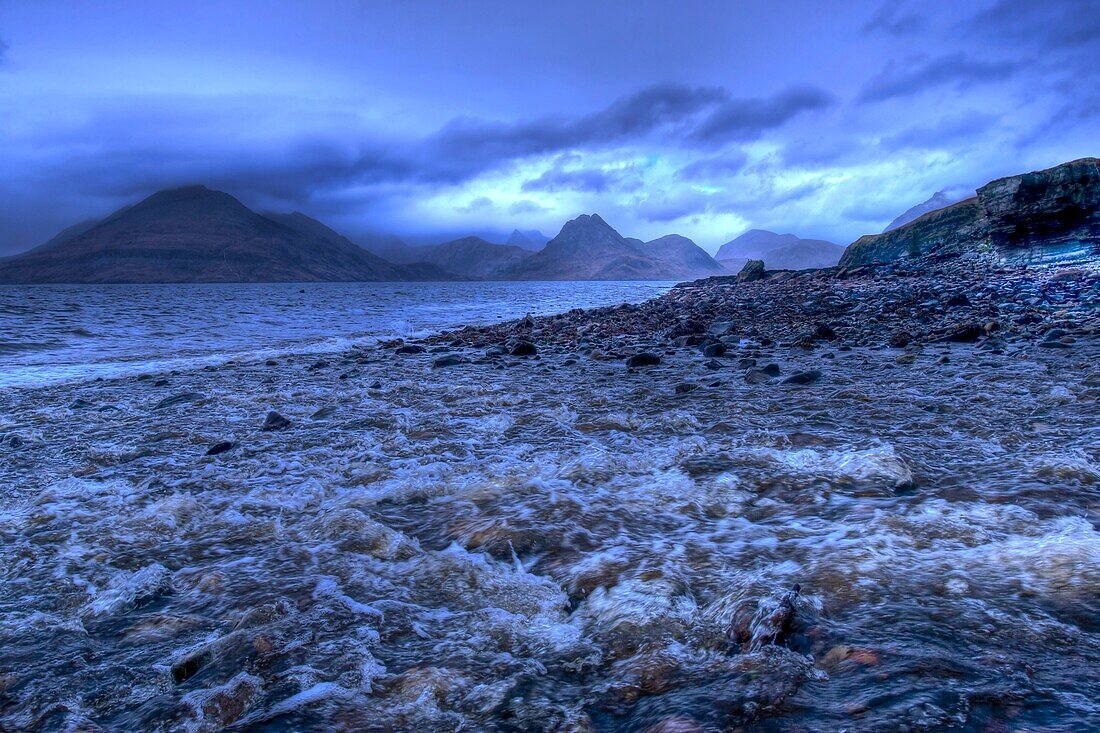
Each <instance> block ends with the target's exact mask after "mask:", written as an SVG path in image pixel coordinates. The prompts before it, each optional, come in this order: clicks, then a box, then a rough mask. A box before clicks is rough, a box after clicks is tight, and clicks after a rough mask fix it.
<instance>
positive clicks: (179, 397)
mask: <svg viewBox="0 0 1100 733" xmlns="http://www.w3.org/2000/svg"><path fill="white" fill-rule="evenodd" d="M202 398H203V396H202V394H200V393H199V392H182V393H180V394H176V395H172V396H171V397H165V398H164V399H163V400H161V401H160V402H158V403H157V406H156V409H158V410H163V409H164V408H166V407H174V406H176V405H184V404H187V403H190V402H198V401H199V400H201V399H202Z"/></svg>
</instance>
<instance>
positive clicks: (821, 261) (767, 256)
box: [714, 229, 844, 271]
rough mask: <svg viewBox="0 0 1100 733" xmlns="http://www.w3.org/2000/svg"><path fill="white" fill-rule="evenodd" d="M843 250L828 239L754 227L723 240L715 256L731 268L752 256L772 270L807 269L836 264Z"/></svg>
mask: <svg viewBox="0 0 1100 733" xmlns="http://www.w3.org/2000/svg"><path fill="white" fill-rule="evenodd" d="M842 254H844V247H843V246H841V245H839V244H834V243H833V242H829V241H826V240H824V239H802V238H801V237H797V236H795V235H794V234H776V233H775V232H770V231H768V230H766V229H750V230H749V231H747V232H745V233H744V234H742V235H741V236H739V237H737V238H736V239H733V240H730V241H729V242H726V243H725V244H723V245H722V246H721V247H720V248H719V249H718V253H717V254H716V255H715V256H714V258H715V259H716V260H718V261H719V262H720V263H722V264H723V265H724V266H725V267H726V270H727V271H729V270H734V271H737V270H739V269H740V268H741V266H743V265H744V264H745V262H747V261H748V260H763V261H764V266H765V267H767V268H768V269H769V270H805V269H809V268H817V267H832V266H833V265H835V264H836V263H837V262H838V261H839V260H840V256H841V255H842Z"/></svg>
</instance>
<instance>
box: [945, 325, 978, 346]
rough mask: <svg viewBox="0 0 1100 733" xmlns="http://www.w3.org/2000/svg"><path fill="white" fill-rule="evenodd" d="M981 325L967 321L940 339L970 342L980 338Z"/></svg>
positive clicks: (953, 341)
mask: <svg viewBox="0 0 1100 733" xmlns="http://www.w3.org/2000/svg"><path fill="white" fill-rule="evenodd" d="M981 335H982V327H981V326H979V325H978V324H976V323H968V324H966V325H963V326H959V327H957V328H955V329H954V330H953V331H951V332H950V333H948V334H947V335H946V336H944V338H943V339H942V340H944V341H950V342H952V343H957V344H970V343H974V342H975V341H977V340H978V339H979V338H981Z"/></svg>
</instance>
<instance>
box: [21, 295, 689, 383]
mask: <svg viewBox="0 0 1100 733" xmlns="http://www.w3.org/2000/svg"><path fill="white" fill-rule="evenodd" d="M673 284H674V283H671V282H425V283H305V284H297V283H289V284H288V283H263V284H220V283H219V284H154V285H34V286H4V285H0V388H4V387H19V386H35V385H43V384H52V383H57V382H71V381H79V380H83V379H95V378H97V377H102V378H111V377H117V376H122V375H126V374H139V373H142V372H146V373H153V372H159V371H165V370H172V369H183V368H189V367H194V366H204V365H210V364H217V363H220V362H224V361H227V360H230V359H240V358H269V357H276V356H278V355H279V354H282V353H287V352H296V353H299V352H315V353H325V352H335V351H340V350H342V349H346V348H348V347H350V346H351V345H353V344H366V343H371V342H374V341H377V340H380V339H392V338H402V337H403V338H409V337H416V336H423V335H427V334H429V333H434V332H436V331H439V330H442V329H445V328H451V327H455V326H461V325H466V324H484V323H491V322H494V321H501V320H505V319H509V318H522V317H523V316H524V315H525V314H527V313H532V314H535V315H538V314H549V313H559V312H563V311H567V310H570V309H572V308H593V307H597V306H605V305H615V304H618V303H638V302H641V301H644V300H647V299H649V298H652V297H655V296H657V295H660V294H661V293H662V292H664V291H666V290H668V289H669V288H670V287H671V286H672V285H673Z"/></svg>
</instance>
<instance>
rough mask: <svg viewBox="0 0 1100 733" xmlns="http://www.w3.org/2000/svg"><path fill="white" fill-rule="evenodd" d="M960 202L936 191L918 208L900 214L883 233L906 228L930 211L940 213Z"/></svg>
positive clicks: (917, 206)
mask: <svg viewBox="0 0 1100 733" xmlns="http://www.w3.org/2000/svg"><path fill="white" fill-rule="evenodd" d="M958 201H959V198H957V197H954V196H948V195H947V192H946V191H936V193H934V194H933V195H932V196H931V198H929V199H927V200H925V201H922V202H920V203H919V204H917V205H916V206H912V207H910V208H908V209H906V210H905V212H904V213H902V214H899V215H898V217H897V218H896V219H894V220H893V221H892V222H890V225H889V226H888V227H886V228H885V229H883V230H882V231H883V232H884V233H885V232H890V231H893V230H895V229H897V228H898V227H902V226H905V225H906V224H908V223H909V222H911V221H914V220H916V219H919V218H920V217H922V216H924V215H925V214H927V213H928V212H930V211H938V210H940V209H944V208H947V207H948V206H950V205H951V204H954V203H956V202H958Z"/></svg>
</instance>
